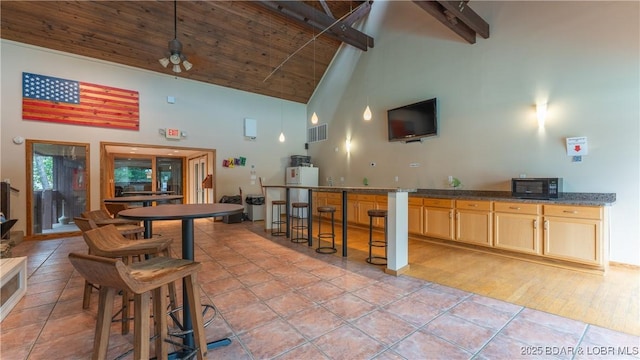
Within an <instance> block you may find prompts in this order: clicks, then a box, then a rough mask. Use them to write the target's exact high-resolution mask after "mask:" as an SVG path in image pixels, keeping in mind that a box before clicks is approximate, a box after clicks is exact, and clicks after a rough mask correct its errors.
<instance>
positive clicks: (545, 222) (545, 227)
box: [544, 220, 549, 230]
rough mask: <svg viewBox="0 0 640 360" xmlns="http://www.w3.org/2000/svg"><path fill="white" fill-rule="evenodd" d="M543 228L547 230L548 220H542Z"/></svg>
mask: <svg viewBox="0 0 640 360" xmlns="http://www.w3.org/2000/svg"><path fill="white" fill-rule="evenodd" d="M544 229H545V230H549V220H545V221H544Z"/></svg>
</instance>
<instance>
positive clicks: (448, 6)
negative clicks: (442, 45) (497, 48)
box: [413, 0, 489, 44]
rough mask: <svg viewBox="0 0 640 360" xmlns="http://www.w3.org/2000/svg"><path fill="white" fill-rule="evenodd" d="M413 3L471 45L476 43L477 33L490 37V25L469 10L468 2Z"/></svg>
mask: <svg viewBox="0 0 640 360" xmlns="http://www.w3.org/2000/svg"><path fill="white" fill-rule="evenodd" d="M413 2H414V3H415V4H417V5H418V6H420V7H421V8H422V9H423V10H425V11H426V12H428V13H429V14H431V16H433V17H434V18H436V20H438V21H440V22H441V23H443V24H444V25H445V26H447V27H448V28H449V29H451V30H453V32H455V33H456V34H458V35H459V36H460V37H462V38H463V39H464V40H466V41H467V42H468V43H469V44H475V43H476V33H477V34H480V36H482V37H483V38H485V39H486V38H488V37H489V24H488V23H487V22H486V21H484V20H483V19H482V18H481V17H480V16H479V15H478V14H477V13H475V12H474V11H473V10H471V8H469V6H468V4H467V2H468V1H466V0H463V1H424V0H414V1H413Z"/></svg>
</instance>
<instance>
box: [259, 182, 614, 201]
mask: <svg viewBox="0 0 640 360" xmlns="http://www.w3.org/2000/svg"><path fill="white" fill-rule="evenodd" d="M264 187H277V188H291V189H309V188H310V189H312V190H313V191H320V192H342V191H346V192H350V193H358V194H378V195H384V194H387V193H389V192H408V193H409V196H412V197H430V198H440V199H460V200H489V201H513V202H521V203H536V204H540V203H542V204H567V205H585V206H589V205H591V206H610V205H613V204H614V203H615V202H616V194H615V193H578V192H565V193H562V196H561V197H560V198H558V199H520V198H515V197H513V196H511V192H510V191H491V190H453V189H451V190H449V189H397V188H391V187H390V188H386V187H368V186H295V185H264Z"/></svg>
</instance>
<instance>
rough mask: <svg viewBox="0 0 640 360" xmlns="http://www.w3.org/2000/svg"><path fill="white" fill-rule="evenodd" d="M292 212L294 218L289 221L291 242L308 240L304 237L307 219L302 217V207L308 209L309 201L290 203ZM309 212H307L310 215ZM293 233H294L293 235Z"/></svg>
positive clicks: (303, 214)
mask: <svg viewBox="0 0 640 360" xmlns="http://www.w3.org/2000/svg"><path fill="white" fill-rule="evenodd" d="M291 208H292V211H291V212H292V214H291V216H292V217H293V218H294V219H293V221H292V222H291V242H294V243H304V242H308V241H309V240H308V239H307V238H306V237H304V231H305V230H307V228H308V226H307V219H305V218H304V216H305V213H304V209H309V203H306V202H294V203H292V204H291ZM310 215H311V214H307V216H310ZM294 233H295V235H294Z"/></svg>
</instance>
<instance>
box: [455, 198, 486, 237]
mask: <svg viewBox="0 0 640 360" xmlns="http://www.w3.org/2000/svg"><path fill="white" fill-rule="evenodd" d="M491 205H492V203H491V201H471V200H456V237H455V240H456V241H462V242H466V243H471V244H474V245H483V246H492V243H493V241H492V240H493V233H492V222H493V221H492V220H493V219H492V216H491Z"/></svg>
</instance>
